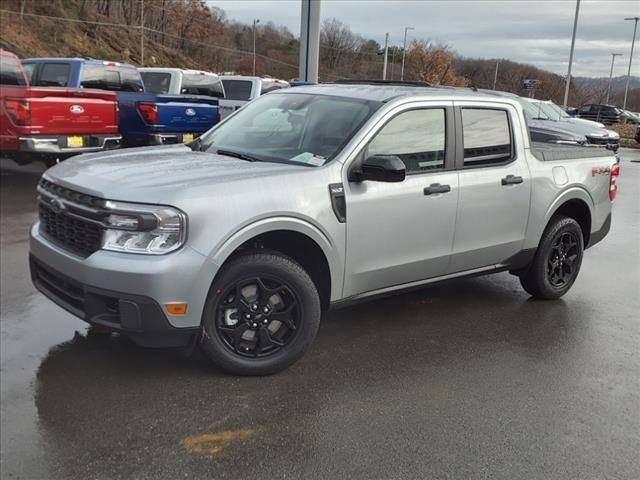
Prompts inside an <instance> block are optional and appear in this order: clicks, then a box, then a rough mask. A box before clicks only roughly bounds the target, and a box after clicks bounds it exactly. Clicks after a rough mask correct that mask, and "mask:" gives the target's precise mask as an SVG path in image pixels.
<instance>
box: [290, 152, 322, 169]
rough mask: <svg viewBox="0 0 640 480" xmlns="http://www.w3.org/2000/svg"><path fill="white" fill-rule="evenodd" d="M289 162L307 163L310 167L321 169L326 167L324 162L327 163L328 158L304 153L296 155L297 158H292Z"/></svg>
mask: <svg viewBox="0 0 640 480" xmlns="http://www.w3.org/2000/svg"><path fill="white" fill-rule="evenodd" d="M289 160H291V161H292V162H300V163H306V164H308V165H314V166H316V167H320V166H322V165H324V162H326V161H327V159H326V158H324V157H321V156H320V155H315V154H313V153H311V152H303V153H301V154H300V155H296V156H295V157H293V158H290V159H289Z"/></svg>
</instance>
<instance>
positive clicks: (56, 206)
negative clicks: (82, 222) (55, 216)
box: [49, 198, 65, 213]
mask: <svg viewBox="0 0 640 480" xmlns="http://www.w3.org/2000/svg"><path fill="white" fill-rule="evenodd" d="M49 208H51V210H53V212H54V213H60V212H62V210H64V209H65V205H64V203H62V202H61V201H60V200H58V199H57V198H52V199H51V200H50V201H49Z"/></svg>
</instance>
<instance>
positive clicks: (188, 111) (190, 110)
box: [184, 108, 196, 117]
mask: <svg viewBox="0 0 640 480" xmlns="http://www.w3.org/2000/svg"><path fill="white" fill-rule="evenodd" d="M184 113H185V115H186V116H187V117H193V116H194V115H195V114H196V111H195V110H194V109H193V108H187V109H186V110H185V111H184Z"/></svg>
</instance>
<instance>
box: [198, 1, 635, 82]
mask: <svg viewBox="0 0 640 480" xmlns="http://www.w3.org/2000/svg"><path fill="white" fill-rule="evenodd" d="M321 1H322V5H321V9H320V11H321V16H322V19H324V18H331V17H336V18H338V19H340V20H342V21H343V22H346V23H348V24H349V25H350V26H351V29H352V30H353V31H354V32H356V33H359V34H360V35H362V36H363V37H365V38H373V39H374V40H376V41H378V42H379V43H380V44H382V43H383V42H384V34H385V32H389V36H390V42H391V43H392V44H395V45H401V44H402V36H403V32H404V27H405V26H412V27H414V28H415V30H414V31H410V32H409V35H410V36H409V38H416V37H417V38H425V39H431V40H435V41H438V42H443V43H446V44H448V45H450V46H451V47H452V48H453V49H454V50H456V51H457V52H458V53H460V54H461V55H463V56H468V57H485V58H508V59H511V60H515V61H518V62H524V63H531V64H533V65H536V66H538V67H540V68H544V69H546V70H550V71H552V72H556V73H559V74H566V72H567V65H568V61H569V49H570V45H571V29H572V27H573V17H574V13H575V5H576V1H575V0H537V1H531V0H491V1H489V0H487V1H484V0H477V1H473V0H449V1H436V0H321ZM208 3H209V4H210V5H213V6H217V7H220V8H222V9H223V10H224V11H225V12H226V13H227V16H228V18H229V19H235V20H238V21H241V22H246V23H250V22H251V21H252V19H253V18H259V19H260V21H261V22H267V21H272V22H273V23H275V24H276V25H284V26H286V27H287V28H288V29H289V30H291V32H292V33H293V34H294V35H299V34H300V0H209V1H208ZM633 16H640V0H582V2H581V5H580V17H579V20H578V34H577V40H576V49H575V54H574V65H573V72H572V73H573V75H576V76H590V77H599V76H603V77H605V76H606V77H608V76H609V68H610V66H611V53H612V52H615V53H623V54H624V56H623V57H617V58H616V63H615V67H614V76H619V75H626V73H627V68H628V61H629V51H630V49H631V37H632V35H633V22H632V21H626V22H625V21H624V20H623V19H624V17H633ZM639 30H640V28H639ZM638 37H640V33H639V34H638V35H637V37H636V49H635V55H634V57H635V58H634V65H633V67H632V71H631V74H632V75H640V41H638Z"/></svg>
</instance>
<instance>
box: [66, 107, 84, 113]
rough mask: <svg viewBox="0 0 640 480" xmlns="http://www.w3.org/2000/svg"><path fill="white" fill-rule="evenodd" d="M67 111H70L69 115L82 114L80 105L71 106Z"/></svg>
mask: <svg viewBox="0 0 640 480" xmlns="http://www.w3.org/2000/svg"><path fill="white" fill-rule="evenodd" d="M69 111H70V112H71V113H77V114H80V113H84V108H82V105H71V106H70V107H69Z"/></svg>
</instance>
